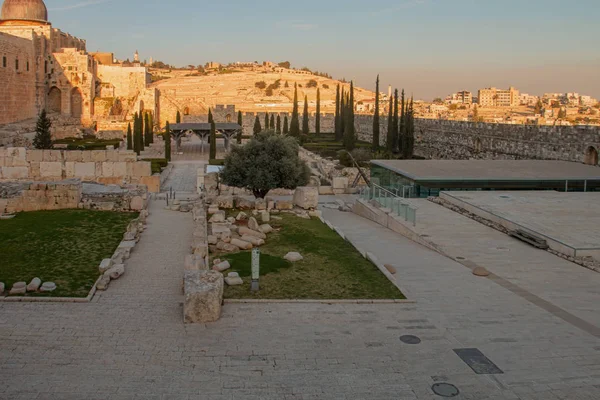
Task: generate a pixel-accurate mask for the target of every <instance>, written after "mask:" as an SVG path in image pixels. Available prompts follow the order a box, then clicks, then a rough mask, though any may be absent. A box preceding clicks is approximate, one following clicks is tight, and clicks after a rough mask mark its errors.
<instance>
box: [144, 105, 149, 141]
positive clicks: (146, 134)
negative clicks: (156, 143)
mask: <svg viewBox="0 0 600 400" xmlns="http://www.w3.org/2000/svg"><path fill="white" fill-rule="evenodd" d="M144 144H145V145H146V146H150V118H149V116H148V113H145V114H144Z"/></svg>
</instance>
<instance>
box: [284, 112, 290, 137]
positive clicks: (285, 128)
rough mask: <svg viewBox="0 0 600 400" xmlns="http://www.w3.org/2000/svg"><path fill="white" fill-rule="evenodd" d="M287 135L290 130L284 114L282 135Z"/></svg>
mask: <svg viewBox="0 0 600 400" xmlns="http://www.w3.org/2000/svg"><path fill="white" fill-rule="evenodd" d="M288 133H290V130H289V128H288V116H287V114H286V116H285V117H284V118H283V134H284V135H287V134H288Z"/></svg>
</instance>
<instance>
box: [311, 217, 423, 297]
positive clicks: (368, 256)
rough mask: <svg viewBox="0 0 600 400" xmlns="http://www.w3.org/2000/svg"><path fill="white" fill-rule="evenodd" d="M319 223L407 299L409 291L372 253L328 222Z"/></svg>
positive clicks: (323, 220) (322, 219)
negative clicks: (324, 225) (368, 262)
mask: <svg viewBox="0 0 600 400" xmlns="http://www.w3.org/2000/svg"><path fill="white" fill-rule="evenodd" d="M320 220H321V222H323V223H324V224H326V225H327V226H328V227H329V228H330V229H331V230H333V231H335V232H336V233H337V234H338V235H339V236H340V237H341V238H342V239H344V240H345V241H347V242H348V243H350V244H351V245H352V247H354V248H355V249H356V251H358V252H359V253H360V254H361V255H362V256H363V257H364V258H366V259H367V260H369V261H370V262H372V263H373V264H374V265H375V266H376V267H377V269H379V271H381V273H382V274H383V275H385V277H386V278H387V279H388V280H389V281H390V282H391V283H392V284H393V285H394V286H395V287H396V288H398V290H399V291H400V292H401V293H402V294H403V295H404V296H405V297H409V291H407V290H405V289H404V288H403V287H401V286H400V285H399V283H398V281H397V280H396V277H395V276H394V275H392V274H391V273H390V271H388V269H387V268H386V267H385V266H384V265H383V264H382V263H380V262H379V260H378V259H377V257H375V255H373V254H372V253H369V252H365V251H364V250H363V249H361V248H360V247H358V245H357V244H356V243H354V242H353V241H352V240H351V239H350V238H348V237H346V235H345V234H344V233H343V232H342V231H341V229H339V228H338V227H336V226H333V225H332V224H331V223H330V222H329V221H327V220H326V219H324V218H322V217H321V218H320ZM402 301H403V302H408V303H416V301H415V300H402Z"/></svg>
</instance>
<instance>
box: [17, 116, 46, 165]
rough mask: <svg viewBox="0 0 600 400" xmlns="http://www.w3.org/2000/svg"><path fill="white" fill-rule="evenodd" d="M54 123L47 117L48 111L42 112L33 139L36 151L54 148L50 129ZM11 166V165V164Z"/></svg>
mask: <svg viewBox="0 0 600 400" xmlns="http://www.w3.org/2000/svg"><path fill="white" fill-rule="evenodd" d="M51 127H52V121H50V118H48V116H47V115H46V110H42V112H40V115H39V116H38V120H37V123H36V124H35V137H34V138H33V147H35V148H36V149H51V148H52V133H51V132H50V128H51ZM9 165H10V164H9Z"/></svg>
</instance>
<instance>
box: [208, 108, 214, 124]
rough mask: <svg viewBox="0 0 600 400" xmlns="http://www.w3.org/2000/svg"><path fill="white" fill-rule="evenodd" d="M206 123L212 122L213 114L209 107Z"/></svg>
mask: <svg viewBox="0 0 600 400" xmlns="http://www.w3.org/2000/svg"><path fill="white" fill-rule="evenodd" d="M208 123H209V124H212V123H213V115H212V111H211V110H210V108H209V109H208Z"/></svg>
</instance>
